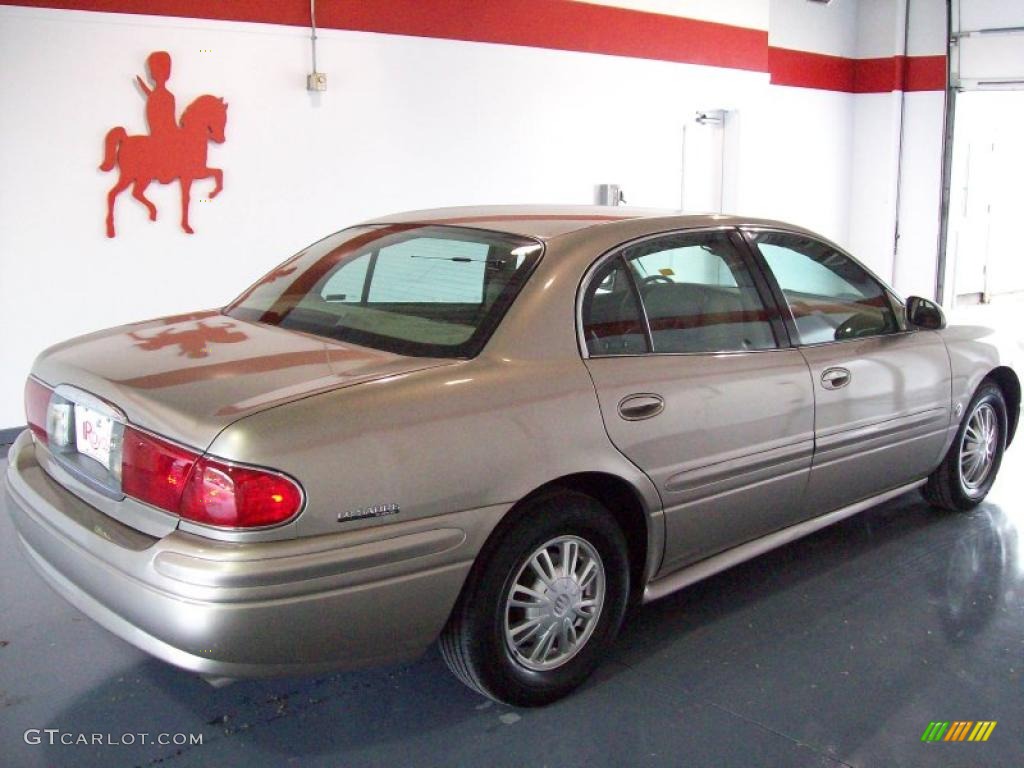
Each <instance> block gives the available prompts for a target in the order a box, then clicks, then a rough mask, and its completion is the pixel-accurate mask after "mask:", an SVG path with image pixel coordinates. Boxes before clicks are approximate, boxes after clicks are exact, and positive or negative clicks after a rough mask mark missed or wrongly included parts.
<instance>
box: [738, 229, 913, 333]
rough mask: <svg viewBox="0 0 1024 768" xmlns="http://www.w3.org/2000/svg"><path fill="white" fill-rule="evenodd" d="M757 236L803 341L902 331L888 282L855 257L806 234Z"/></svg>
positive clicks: (762, 252) (759, 234) (761, 233)
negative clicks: (868, 270)
mask: <svg viewBox="0 0 1024 768" xmlns="http://www.w3.org/2000/svg"><path fill="white" fill-rule="evenodd" d="M754 241H755V242H756V243H757V247H758V249H759V250H760V251H761V254H762V255H763V256H764V259H765V261H766V262H767V263H768V267H769V268H770V269H771V271H772V274H773V275H774V276H775V280H776V281H777V282H778V284H779V288H780V289H781V290H782V293H783V295H784V296H785V297H786V301H787V302H788V304H789V308H790V310H791V311H792V313H793V320H794V322H795V323H796V327H797V331H798V332H799V334H800V341H801V343H803V344H820V343H823V342H829V341H842V340H845V339H853V338H861V337H866V336H878V335H882V334H887V333H896V332H897V331H899V330H900V326H899V321H898V319H897V317H896V313H895V312H894V311H893V306H892V302H891V301H890V299H889V295H888V293H887V291H886V289H885V288H884V286H882V285H881V283H879V282H878V281H877V280H875V279H874V278H873V277H872V276H871V275H870V274H869V273H868V272H867V270H865V269H864V268H863V267H862V266H860V265H859V264H857V263H856V262H855V261H853V259H851V258H850V257H849V256H847V255H845V254H843V253H840V252H839V251H837V250H836V249H835V248H832V247H830V246H828V245H826V244H825V243H822V242H819V241H817V240H814V239H812V238H809V237H804V236H802V235H795V234H786V233H778V232H759V233H756V234H755V235H754Z"/></svg>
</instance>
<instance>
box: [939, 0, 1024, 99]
mask: <svg viewBox="0 0 1024 768" xmlns="http://www.w3.org/2000/svg"><path fill="white" fill-rule="evenodd" d="M952 12H953V18H952V21H953V30H952V31H953V40H954V45H953V46H952V50H951V54H952V56H951V61H950V64H951V66H952V70H953V72H952V74H953V85H954V86H956V87H959V88H963V89H966V90H974V89H991V88H1007V87H1009V88H1024V0H953V6H952Z"/></svg>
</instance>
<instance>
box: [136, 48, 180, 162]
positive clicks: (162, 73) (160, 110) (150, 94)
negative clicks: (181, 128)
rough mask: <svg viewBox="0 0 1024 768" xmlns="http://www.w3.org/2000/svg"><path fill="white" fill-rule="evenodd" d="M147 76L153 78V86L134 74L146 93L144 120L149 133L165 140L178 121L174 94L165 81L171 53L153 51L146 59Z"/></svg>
mask: <svg viewBox="0 0 1024 768" xmlns="http://www.w3.org/2000/svg"><path fill="white" fill-rule="evenodd" d="M146 66H147V67H148V68H149V76H150V77H151V78H152V79H153V87H152V88H150V87H149V86H147V85H146V81H145V80H143V79H142V78H141V77H138V76H136V78H135V79H136V80H137V81H138V83H139V87H140V88H141V89H142V92H143V93H145V94H146V122H147V123H149V135H150V136H152V137H153V138H155V139H156V140H157V141H158V142H159V141H167V140H170V139H172V137H173V136H174V135H175V134H176V133H177V130H178V123H177V119H176V117H175V115H176V112H175V108H174V94H173V93H171V92H170V91H169V90H167V81H168V79H170V77H171V54H169V53H167V51H154V52H153V53H151V54H149V57H148V58H147V59H146Z"/></svg>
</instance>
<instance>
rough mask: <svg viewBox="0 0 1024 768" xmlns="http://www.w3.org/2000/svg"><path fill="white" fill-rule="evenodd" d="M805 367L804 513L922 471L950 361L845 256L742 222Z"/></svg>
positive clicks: (939, 438)
mask: <svg viewBox="0 0 1024 768" xmlns="http://www.w3.org/2000/svg"><path fill="white" fill-rule="evenodd" d="M747 234H748V237H749V241H750V242H751V244H752V245H753V247H754V248H755V249H756V255H759V256H760V258H762V259H763V262H762V266H763V267H764V268H766V269H767V271H768V278H769V281H770V282H773V283H774V285H773V288H774V289H775V290H776V291H777V292H778V295H779V296H780V300H781V301H782V302H784V304H785V305H786V306H787V307H788V310H789V314H788V316H787V322H788V323H789V325H790V335H791V336H792V337H793V338H794V340H798V342H799V344H800V351H801V352H802V354H803V356H804V357H805V359H806V360H807V364H808V366H809V367H810V371H811V377H812V379H813V381H814V395H815V420H816V423H815V454H814V464H813V468H812V470H811V475H810V482H809V483H808V486H807V494H806V498H805V503H806V510H805V516H806V517H813V516H816V515H819V514H824V513H826V512H829V511H830V510H832V509H836V508H838V507H841V506H845V505H847V504H851V503H854V502H856V501H859V500H861V499H864V498H867V497H869V496H872V495H875V494H878V493H882V492H884V491H887V490H890V489H892V488H896V487H898V486H900V485H904V484H906V483H909V482H911V481H914V480H918V479H920V478H922V477H925V476H926V475H927V474H928V473H929V472H931V471H932V469H934V468H935V466H936V465H937V464H938V462H939V460H940V457H941V452H942V449H943V447H944V441H945V436H946V429H947V427H948V426H949V423H950V397H951V396H950V392H951V390H950V363H949V356H948V354H947V352H946V347H945V344H944V343H943V341H942V339H941V338H939V335H938V334H937V333H934V332H930V331H908V330H907V327H906V322H905V320H904V318H903V316H902V311H901V310H900V309H899V307H900V305H899V303H898V301H897V300H896V299H895V297H894V296H893V295H892V294H891V292H890V291H889V290H888V289H887V288H886V287H885V286H884V285H883V284H882V283H881V282H880V281H879V280H877V279H876V278H875V277H874V276H872V275H871V274H870V273H869V272H868V271H867V270H866V269H864V268H863V267H862V266H861V265H860V264H858V263H857V262H856V261H854V260H853V259H852V258H851V257H850V256H848V255H846V254H844V253H842V252H840V251H838V250H837V249H836V248H835V247H833V246H831V245H829V244H827V243H825V242H822V241H819V240H817V239H815V238H812V237H809V236H807V235H804V234H797V233H791V232H779V231H768V230H760V231H759V230H750V231H748V233H747Z"/></svg>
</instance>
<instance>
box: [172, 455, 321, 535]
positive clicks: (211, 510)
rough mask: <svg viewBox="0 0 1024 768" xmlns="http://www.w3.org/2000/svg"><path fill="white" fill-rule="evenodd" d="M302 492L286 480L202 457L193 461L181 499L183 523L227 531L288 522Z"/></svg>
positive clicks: (299, 500) (256, 470) (282, 477)
mask: <svg viewBox="0 0 1024 768" xmlns="http://www.w3.org/2000/svg"><path fill="white" fill-rule="evenodd" d="M301 506H302V491H301V490H299V487H298V485H296V484H295V482H294V481H292V480H289V479H288V478H286V477H284V476H282V475H278V474H274V473H272V472H265V471H263V470H260V469H253V468H249V467H237V466H233V465H231V464H225V463H224V462H221V461H217V460H216V459H213V458H210V457H208V456H204V457H203V458H201V459H199V461H198V462H196V466H195V469H193V470H192V477H191V478H189V482H188V487H187V488H186V489H185V495H184V496H183V497H182V499H181V508H180V511H179V514H181V516H182V517H183V518H185V519H186V520H192V521H194V522H197V523H205V524H207V525H219V526H227V527H230V528H256V527H259V526H263V525H275V524H277V523H283V522H284V521H285V520H288V519H290V518H291V517H293V516H294V515H295V513H296V512H298V511H299V508H300V507H301Z"/></svg>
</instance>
